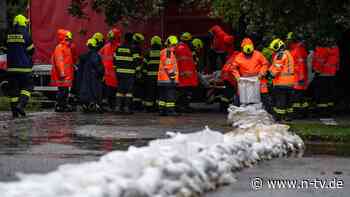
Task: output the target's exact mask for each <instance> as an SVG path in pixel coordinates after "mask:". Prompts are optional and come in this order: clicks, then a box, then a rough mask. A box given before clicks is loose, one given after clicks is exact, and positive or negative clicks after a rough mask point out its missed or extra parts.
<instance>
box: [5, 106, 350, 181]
mask: <svg viewBox="0 0 350 197" xmlns="http://www.w3.org/2000/svg"><path fill="white" fill-rule="evenodd" d="M225 119H226V116H225V115H223V114H210V113H203V114H194V115H184V116H183V117H176V118H171V117H164V118H163V117H159V116H157V115H153V114H151V115H150V114H138V115H133V116H124V117H123V116H116V115H111V114H104V115H92V114H91V115H84V114H80V113H71V114H59V115H58V114H55V113H48V112H45V113H35V114H31V115H30V116H29V118H26V119H22V120H15V121H12V120H10V119H9V118H8V116H6V118H4V117H3V116H1V115H0V142H1V143H0V181H10V180H15V174H16V173H17V172H25V173H47V172H49V171H52V170H54V169H56V168H57V167H58V166H59V165H62V164H66V163H80V162H86V161H94V160H98V158H99V157H100V156H102V155H104V154H106V153H108V152H110V151H113V150H126V149H127V148H128V147H129V146H137V147H139V146H144V145H146V144H147V143H148V142H149V141H150V140H152V139H155V138H159V137H165V132H166V131H173V132H193V131H198V130H201V129H203V128H204V126H205V125H209V127H210V128H212V129H214V130H219V131H223V132H227V131H230V130H232V128H230V127H229V126H227V125H226V124H225V121H223V120H225ZM89 125H94V126H93V127H89ZM84 128H92V130H93V129H95V130H96V132H98V131H100V130H101V129H102V130H104V131H105V132H106V133H107V134H109V133H108V132H110V133H113V131H114V133H117V134H116V135H105V136H104V135H95V134H91V132H90V133H89V132H88V134H86V133H84V132H82V133H81V132H78V131H81V129H84ZM113 129H114V130H113ZM153 130H154V131H153ZM118 132H120V133H118ZM146 134H147V135H146ZM306 144H307V149H306V152H305V156H306V157H308V156H312V155H319V154H323V155H339V156H350V144H343V145H339V144H324V143H323V144H322V143H319V144H314V143H306Z"/></svg>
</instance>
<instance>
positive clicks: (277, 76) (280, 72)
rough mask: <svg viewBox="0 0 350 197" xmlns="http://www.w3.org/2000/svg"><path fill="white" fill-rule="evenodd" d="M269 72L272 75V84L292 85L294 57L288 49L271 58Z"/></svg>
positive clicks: (293, 79) (293, 81) (293, 80)
mask: <svg viewBox="0 0 350 197" xmlns="http://www.w3.org/2000/svg"><path fill="white" fill-rule="evenodd" d="M280 53H282V54H280ZM270 72H271V74H272V75H273V76H274V79H273V85H274V86H284V87H291V88H293V87H294V84H295V74H294V59H293V57H292V55H291V54H290V52H289V51H288V50H285V51H283V52H279V53H277V54H276V55H275V57H274V58H273V60H272V65H271V67H270Z"/></svg>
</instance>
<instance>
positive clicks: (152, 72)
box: [144, 46, 160, 80]
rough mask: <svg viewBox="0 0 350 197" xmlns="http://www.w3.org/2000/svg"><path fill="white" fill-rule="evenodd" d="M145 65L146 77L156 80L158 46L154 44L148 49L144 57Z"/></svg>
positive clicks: (158, 60)
mask: <svg viewBox="0 0 350 197" xmlns="http://www.w3.org/2000/svg"><path fill="white" fill-rule="evenodd" d="M145 59H146V65H147V66H146V67H145V69H144V73H145V75H146V76H147V78H148V79H154V80H157V77H158V68H159V63H160V47H159V46H154V47H152V49H151V50H149V51H148V53H147V55H146V57H145Z"/></svg>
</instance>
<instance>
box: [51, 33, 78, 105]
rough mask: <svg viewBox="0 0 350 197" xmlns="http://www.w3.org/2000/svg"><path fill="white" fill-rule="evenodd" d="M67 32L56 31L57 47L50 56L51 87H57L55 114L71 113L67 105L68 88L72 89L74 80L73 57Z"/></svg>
mask: <svg viewBox="0 0 350 197" xmlns="http://www.w3.org/2000/svg"><path fill="white" fill-rule="evenodd" d="M67 33H68V31H67V30H64V29H59V30H58V31H57V36H58V41H59V43H58V45H57V46H56V48H55V50H54V52H53V54H52V58H51V61H52V66H53V67H52V70H51V85H52V86H56V87H58V92H57V97H56V99H57V100H56V105H55V111H56V112H64V111H72V109H71V107H70V106H69V105H68V103H67V102H68V101H67V99H68V95H69V88H71V87H72V82H73V78H74V68H73V55H72V51H71V49H70V44H69V41H68V40H69V38H67Z"/></svg>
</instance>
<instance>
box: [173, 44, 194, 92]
mask: <svg viewBox="0 0 350 197" xmlns="http://www.w3.org/2000/svg"><path fill="white" fill-rule="evenodd" d="M175 54H176V61H177V65H178V68H179V84H178V86H179V87H196V86H198V75H197V68H196V64H195V62H194V60H193V55H192V51H191V49H190V47H189V46H188V44H186V43H184V42H181V43H180V44H179V45H178V46H177V47H176V49H175Z"/></svg>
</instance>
